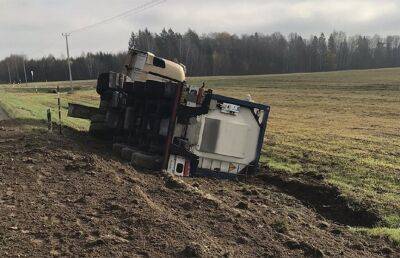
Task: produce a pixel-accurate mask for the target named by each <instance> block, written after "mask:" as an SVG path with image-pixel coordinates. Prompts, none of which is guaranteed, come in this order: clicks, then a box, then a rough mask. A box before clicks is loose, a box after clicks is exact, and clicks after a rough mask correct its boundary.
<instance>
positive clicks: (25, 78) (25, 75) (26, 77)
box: [22, 57, 28, 87]
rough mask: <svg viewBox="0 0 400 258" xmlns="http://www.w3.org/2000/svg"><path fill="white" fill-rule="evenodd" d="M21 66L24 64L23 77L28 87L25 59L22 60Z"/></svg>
mask: <svg viewBox="0 0 400 258" xmlns="http://www.w3.org/2000/svg"><path fill="white" fill-rule="evenodd" d="M22 62H23V64H24V75H25V84H26V86H27V87H28V78H27V77H26V67H25V57H24V59H23V60H22Z"/></svg>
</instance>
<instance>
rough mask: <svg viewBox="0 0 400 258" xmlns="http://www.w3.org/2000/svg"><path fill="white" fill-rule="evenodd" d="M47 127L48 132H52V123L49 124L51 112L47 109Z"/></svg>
mask: <svg viewBox="0 0 400 258" xmlns="http://www.w3.org/2000/svg"><path fill="white" fill-rule="evenodd" d="M47 127H48V129H49V131H50V132H52V131H53V123H52V122H51V110H50V108H48V109H47Z"/></svg>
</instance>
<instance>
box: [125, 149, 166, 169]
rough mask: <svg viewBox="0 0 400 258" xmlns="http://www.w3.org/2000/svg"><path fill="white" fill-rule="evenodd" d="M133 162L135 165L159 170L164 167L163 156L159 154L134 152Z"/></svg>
mask: <svg viewBox="0 0 400 258" xmlns="http://www.w3.org/2000/svg"><path fill="white" fill-rule="evenodd" d="M131 164H132V165H133V166H134V167H140V168H145V169H150V170H159V169H161V167H162V157H161V156H157V155H148V154H144V153H142V152H134V153H133V154H132V158H131Z"/></svg>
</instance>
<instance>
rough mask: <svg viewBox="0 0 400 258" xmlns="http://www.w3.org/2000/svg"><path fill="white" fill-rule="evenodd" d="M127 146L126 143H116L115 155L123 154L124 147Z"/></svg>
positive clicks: (114, 145)
mask: <svg viewBox="0 0 400 258" xmlns="http://www.w3.org/2000/svg"><path fill="white" fill-rule="evenodd" d="M125 147H126V145H124V144H121V143H114V144H113V149H112V151H113V153H114V155H116V156H121V152H122V149H123V148H125Z"/></svg>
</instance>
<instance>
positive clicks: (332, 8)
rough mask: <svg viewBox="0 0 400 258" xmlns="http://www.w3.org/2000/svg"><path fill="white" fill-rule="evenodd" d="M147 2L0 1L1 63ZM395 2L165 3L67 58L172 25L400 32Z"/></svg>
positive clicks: (83, 43)
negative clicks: (139, 32)
mask: <svg viewBox="0 0 400 258" xmlns="http://www.w3.org/2000/svg"><path fill="white" fill-rule="evenodd" d="M145 2H146V0H113V1H109V0H96V1H95V0H86V1H81V0H69V1H60V0H35V1H30V0H0V24H1V26H0V58H3V57H5V56H7V55H9V54H11V53H16V54H26V55H28V56H30V57H40V56H43V55H47V54H50V53H52V54H54V55H56V56H60V55H62V54H64V53H65V41H64V40H63V38H62V36H61V33H62V32H66V31H71V30H74V29H76V28H80V27H82V26H85V25H89V24H92V23H95V22H97V21H99V20H102V19H104V18H107V17H110V16H113V15H116V14H118V13H122V12H124V11H126V10H128V9H132V8H134V7H135V6H139V5H141V4H143V3H145ZM399 11H400V0H343V1H340V0H336V1H333V0H303V1H301V0H280V1H278V0H269V1H265V0H252V1H243V0H218V1H211V0H202V1H188V0H167V1H166V2H165V3H163V4H161V5H159V6H157V7H154V8H152V9H150V10H146V11H144V12H142V13H140V14H133V15H131V16H129V17H127V18H124V19H120V20H115V21H113V22H112V23H107V24H104V25H101V26H97V27H95V28H92V29H89V30H86V31H82V32H78V33H74V34H73V35H72V36H71V42H70V43H71V54H72V55H74V56H77V55H80V54H81V53H82V52H88V51H100V50H101V51H112V52H116V51H120V50H124V49H126V46H127V42H128V39H129V34H130V32H132V31H137V30H138V29H143V28H146V27H147V28H149V29H150V30H152V31H160V30H161V29H162V28H164V27H166V28H172V29H173V30H175V31H179V32H185V31H186V30H187V29H188V28H192V29H194V30H196V31H198V32H199V33H210V32H216V31H227V32H232V33H237V34H249V33H254V32H261V33H272V32H275V31H280V32H282V33H284V34H288V33H290V32H297V33H300V34H302V35H304V36H306V37H308V36H309V35H311V34H319V33H321V32H325V33H329V32H331V31H332V30H342V31H345V32H347V33H348V34H367V35H373V34H375V33H378V34H381V35H383V36H384V35H388V34H400V31H399V30H398V24H399V22H400V16H399V15H398V14H399Z"/></svg>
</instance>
